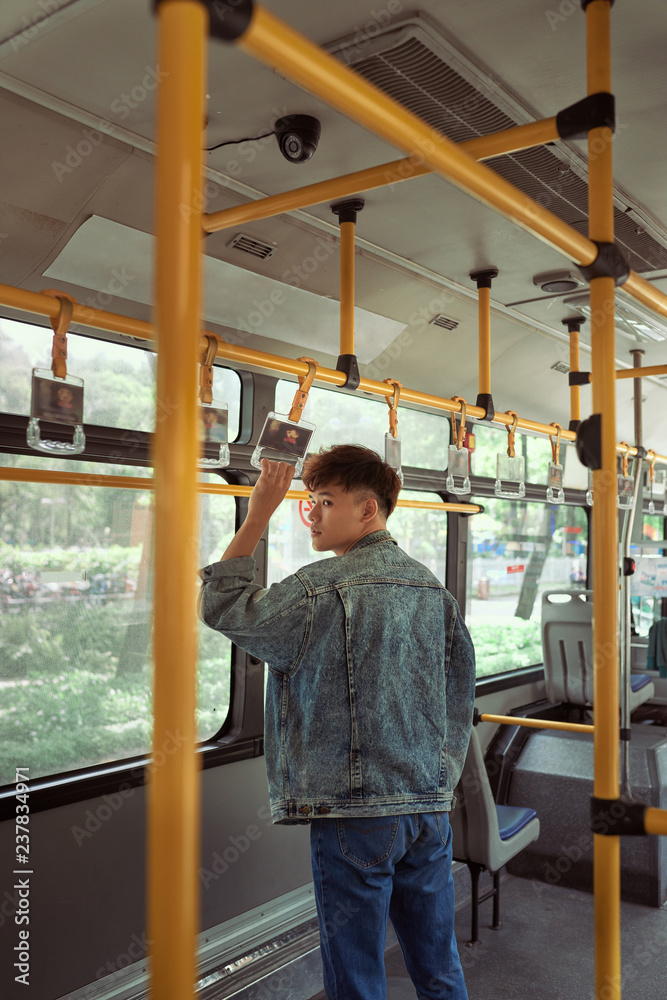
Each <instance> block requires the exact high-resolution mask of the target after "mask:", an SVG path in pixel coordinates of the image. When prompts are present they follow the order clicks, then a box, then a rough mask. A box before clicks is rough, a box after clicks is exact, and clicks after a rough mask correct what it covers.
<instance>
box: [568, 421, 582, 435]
mask: <svg viewBox="0 0 667 1000" xmlns="http://www.w3.org/2000/svg"><path fill="white" fill-rule="evenodd" d="M580 426H581V420H570V423H569V424H568V427H567V429H568V431H572V432H574V433H575V434H576V433H577V431H578V430H579V428H580Z"/></svg>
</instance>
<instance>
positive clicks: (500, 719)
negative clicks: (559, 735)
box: [479, 713, 595, 733]
mask: <svg viewBox="0 0 667 1000" xmlns="http://www.w3.org/2000/svg"><path fill="white" fill-rule="evenodd" d="M479 718H480V721H481V722H492V723H495V724H497V725H499V726H528V728H529V729H561V730H564V731H565V732H569V733H594V732H595V727H594V726H585V725H583V724H582V723H579V722H552V721H551V719H522V718H517V717H516V716H514V715H487V714H486V713H484V714H483V715H480V717H479Z"/></svg>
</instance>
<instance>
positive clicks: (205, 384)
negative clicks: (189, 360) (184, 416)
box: [199, 334, 218, 403]
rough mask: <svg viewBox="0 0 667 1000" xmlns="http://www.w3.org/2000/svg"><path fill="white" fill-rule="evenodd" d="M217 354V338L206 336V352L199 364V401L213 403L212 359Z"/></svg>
mask: <svg viewBox="0 0 667 1000" xmlns="http://www.w3.org/2000/svg"><path fill="white" fill-rule="evenodd" d="M217 353H218V338H217V337H212V336H210V335H209V334H207V335H206V350H205V351H204V353H203V354H202V360H201V361H200V362H199V401H200V403H212V402H213V359H214V358H215V356H216V354H217Z"/></svg>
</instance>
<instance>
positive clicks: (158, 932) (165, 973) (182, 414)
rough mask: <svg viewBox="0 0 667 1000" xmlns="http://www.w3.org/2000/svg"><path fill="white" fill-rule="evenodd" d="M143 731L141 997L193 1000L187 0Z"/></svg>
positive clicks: (162, 324)
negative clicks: (148, 710) (146, 736)
mask: <svg viewBox="0 0 667 1000" xmlns="http://www.w3.org/2000/svg"><path fill="white" fill-rule="evenodd" d="M157 16H158V60H159V64H160V78H161V83H160V88H159V93H158V119H157V145H158V158H157V174H156V185H157V192H156V233H157V241H156V242H157V260H156V310H155V327H156V331H157V344H158V363H157V369H158V370H157V404H158V410H157V413H158V416H157V421H156V427H155V442H154V446H155V454H154V465H155V594H154V608H155V618H154V621H155V628H154V659H155V680H154V713H155V721H154V733H153V756H152V763H151V766H150V769H149V785H148V938H149V940H150V941H151V966H152V991H151V996H152V997H153V1000H185V998H186V997H192V996H193V994H194V983H195V969H196V964H195V944H196V934H197V930H198V918H199V913H198V908H199V896H198V880H197V866H198V859H199V814H200V788H199V774H198V767H197V762H196V756H195V742H196V735H197V734H196V726H195V703H196V688H195V685H196V666H197V639H196V630H195V611H194V592H193V581H194V580H195V574H196V569H197V494H196V463H197V450H198V442H197V419H196V417H197V377H196V369H197V351H198V344H199V335H200V303H201V267H200V251H201V247H200V237H201V205H202V202H201V176H202V165H201V156H202V154H201V146H202V142H201V135H202V125H203V101H204V83H205V52H206V48H205V46H206V40H207V34H208V20H207V13H206V9H205V7H204V5H203V4H201V3H200V2H199V0H162V2H160V3H159V5H158V8H157Z"/></svg>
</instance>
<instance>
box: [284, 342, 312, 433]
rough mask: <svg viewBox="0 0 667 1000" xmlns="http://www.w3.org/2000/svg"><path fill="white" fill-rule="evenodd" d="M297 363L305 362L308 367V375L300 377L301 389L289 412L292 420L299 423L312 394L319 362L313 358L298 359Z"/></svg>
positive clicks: (298, 390) (296, 393) (295, 396)
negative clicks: (310, 393) (309, 395)
mask: <svg viewBox="0 0 667 1000" xmlns="http://www.w3.org/2000/svg"><path fill="white" fill-rule="evenodd" d="M296 360H297V361H303V362H305V363H306V364H307V365H308V374H307V375H299V376H298V379H299V388H298V389H297V391H296V392H295V394H294V399H293V400H292V409H291V410H290V411H289V418H290V420H294V421H295V423H298V422H299V420H300V419H301V414H302V413H303V408H304V406H305V405H306V402H307V400H308V393H309V392H310V387H311V386H312V384H313V379H314V378H315V372H316V371H317V362H316V361H313V359H312V358H297V359H296Z"/></svg>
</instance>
